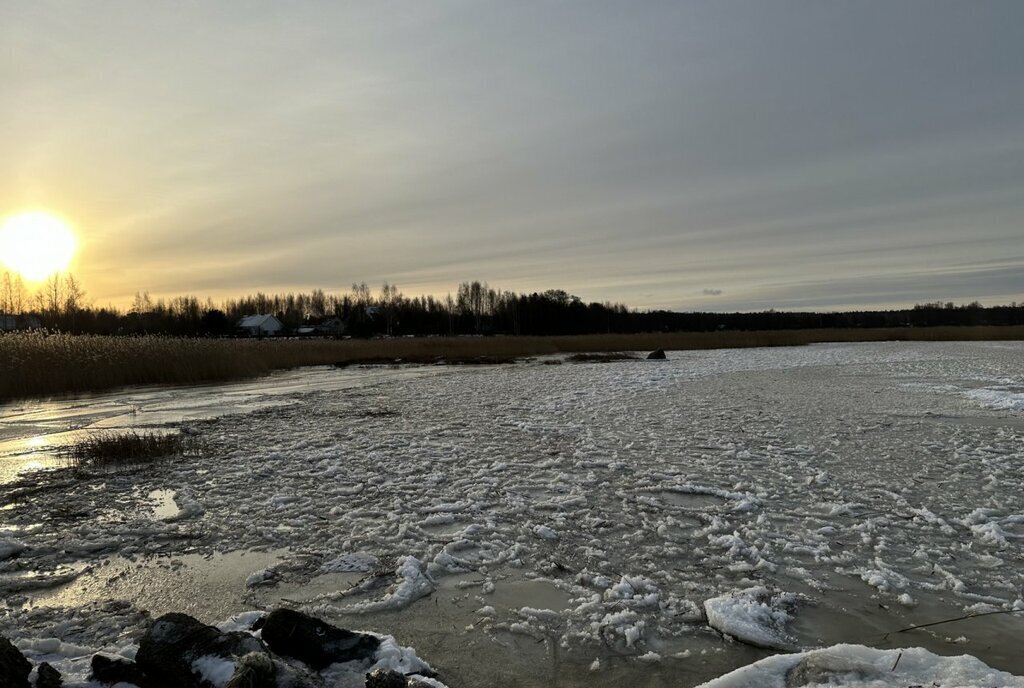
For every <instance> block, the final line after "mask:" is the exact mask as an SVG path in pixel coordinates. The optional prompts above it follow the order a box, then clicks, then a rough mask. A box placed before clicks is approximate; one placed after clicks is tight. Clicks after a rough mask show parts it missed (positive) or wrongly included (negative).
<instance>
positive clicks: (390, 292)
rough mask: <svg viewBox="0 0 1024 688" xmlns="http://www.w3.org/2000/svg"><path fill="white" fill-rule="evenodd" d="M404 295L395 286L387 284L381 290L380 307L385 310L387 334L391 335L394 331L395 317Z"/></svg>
mask: <svg viewBox="0 0 1024 688" xmlns="http://www.w3.org/2000/svg"><path fill="white" fill-rule="evenodd" d="M401 300H402V293H401V292H400V291H398V287H397V286H395V285H394V284H388V283H387V282H385V283H384V284H383V285H382V286H381V288H380V305H381V308H382V309H384V318H385V320H386V321H387V332H388V335H391V334H392V332H393V330H394V324H395V316H396V315H397V313H396V312H395V311H397V310H398V305H399V304H400V303H401Z"/></svg>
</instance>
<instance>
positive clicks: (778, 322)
mask: <svg viewBox="0 0 1024 688" xmlns="http://www.w3.org/2000/svg"><path fill="white" fill-rule="evenodd" d="M254 314H270V315H274V316H275V317H277V318H278V319H279V320H280V321H281V322H282V323H283V324H284V327H285V333H289V334H297V333H299V332H300V331H305V330H308V329H310V327H309V326H315V325H320V324H323V323H325V322H328V321H332V322H333V324H334V325H335V327H332V328H330V329H329V330H320V331H321V332H324V331H329V332H331V333H334V334H340V333H342V332H343V333H344V334H345V335H349V336H357V337H358V336H374V335H394V336H405V335H417V336H418V335H469V334H476V335H489V334H509V335H574V334H604V333H621V334H634V333H640V332H708V331H714V330H788V329H815V328H825V329H827V328H868V327H871V328H874V327H932V326H950V325H954V326H956V325H959V326H967V325H1024V303H1022V304H1018V303H1012V304H1009V305H1006V306H993V307H986V306H982V305H981V304H980V303H978V302H974V303H969V304H961V305H957V304H954V303H952V302H945V303H941V302H934V303H925V304H918V305H916V306H914V307H913V308H909V309H897V310H886V311H846V312H828V313H817V312H783V311H774V310H768V311H763V312H757V313H715V312H675V311H667V310H637V309H631V308H628V307H627V306H625V305H623V304H621V303H610V302H604V303H598V302H591V303H585V302H584V301H583V300H582V299H580V298H579V297H578V296H574V295H572V294H569V293H568V292H566V291H563V290H560V289H549V290H547V291H543V292H532V293H529V294H517V293H515V292H512V291H503V290H500V289H494V288H492V287H490V286H489V285H488V284H487V283H486V282H479V281H472V282H463V283H461V284H460V285H459V286H458V289H457V290H456V293H455V294H454V295H452V294H448V295H447V296H445V297H443V298H438V297H435V296H429V295H428V296H413V297H408V296H406V295H404V294H403V293H402V292H401V291H400V290H399V289H398V287H397V286H395V285H393V284H389V283H387V282H385V283H384V284H383V285H382V286H381V288H380V289H379V290H378V291H376V292H374V291H373V290H371V289H370V287H369V286H368V285H367V284H366V283H365V282H364V283H359V284H353V285H352V288H351V289H350V290H349V291H347V292H343V293H328V292H325V291H323V290H321V289H315V290H313V291H310V292H298V293H286V294H265V293H261V292H258V293H256V294H251V295H248V296H244V297H241V298H236V299H227V300H224V301H222V302H220V303H214V302H213V301H212V300H210V299H206V300H203V301H201V300H199V299H198V298H196V297H194V296H178V297H174V298H170V299H163V298H158V299H153V298H152V297H151V296H150V295H149V294H148V293H147V292H139V293H137V294H136V295H135V298H134V299H133V302H132V305H131V306H130V307H129V308H128V309H125V310H122V309H118V308H114V307H110V306H107V307H95V306H93V305H92V304H91V303H90V302H89V301H88V299H87V297H86V292H85V290H84V289H83V288H82V285H81V284H80V283H79V282H78V281H77V280H76V279H75V277H74V276H73V275H70V274H69V275H54V276H52V277H50V278H49V279H48V280H47V281H46V282H45V283H43V284H42V285H40V286H39V287H38V289H36V290H35V291H34V292H31V291H29V290H28V289H27V288H26V287H25V285H24V283H23V282H22V281H21V280H20V278H18V277H16V276H13V275H11V274H9V273H3V274H2V275H0V315H3V316H6V317H5V319H4V321H0V322H2V323H6V326H5V327H4V329H11V327H10V324H11V323H12V322H16V323H17V324H18V325H17V326H19V327H43V328H47V329H51V330H59V331H62V332H70V333H80V334H105V335H138V334H168V335H176V336H231V335H234V334H237V328H236V324H237V322H238V321H239V320H240V319H241V318H242V317H244V316H246V315H254ZM304 328H305V330H304Z"/></svg>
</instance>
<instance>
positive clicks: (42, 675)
mask: <svg viewBox="0 0 1024 688" xmlns="http://www.w3.org/2000/svg"><path fill="white" fill-rule="evenodd" d="M62 685H64V681H63V680H62V679H61V677H60V672H59V671H57V670H56V669H54V668H53V667H52V666H50V665H49V664H48V663H46V662H43V663H42V664H40V665H39V667H38V668H37V669H36V688H61V686H62Z"/></svg>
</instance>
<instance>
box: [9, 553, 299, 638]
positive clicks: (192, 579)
mask: <svg viewBox="0 0 1024 688" xmlns="http://www.w3.org/2000/svg"><path fill="white" fill-rule="evenodd" d="M284 554H286V551H285V550H276V551H271V552H253V551H248V552H247V551H239V552H229V553H226V554H214V555H212V556H201V555H198V554H185V555H182V556H177V557H157V558H142V559H137V560H134V561H132V560H129V559H125V558H123V557H111V558H109V559H105V560H103V561H100V562H98V563H97V564H95V566H94V567H92V569H91V570H89V571H88V572H86V573H85V574H83V575H81V576H80V577H78V578H77V579H76V580H74V581H73V582H71V583H69V584H67V585H64V586H62V587H59V588H56V589H53V590H47V591H45V592H42V593H39V594H33V595H31V596H30V601H29V604H31V605H33V606H47V607H73V606H76V605H82V604H85V603H88V602H99V601H103V600H128V601H130V602H132V603H133V604H135V605H136V606H137V607H139V608H140V609H145V610H147V611H149V612H150V613H151V614H152V615H153V616H154V617H156V616H159V615H161V614H166V613H168V612H184V613H186V614H191V615H193V616H195V617H196V618H199V619H201V620H203V621H206V622H208V623H209V622H213V621H218V620H223V619H226V618H228V617H229V616H231V615H232V614H235V613H238V612H240V611H245V610H247V609H250V608H251V606H250V605H248V604H246V603H245V602H244V599H245V595H246V586H245V581H246V578H248V576H249V575H250V574H251V573H253V572H254V571H258V570H260V569H264V568H267V567H269V566H273V565H274V564H276V563H278V562H279V561H280V560H281V558H282V556H284ZM197 591H202V594H197Z"/></svg>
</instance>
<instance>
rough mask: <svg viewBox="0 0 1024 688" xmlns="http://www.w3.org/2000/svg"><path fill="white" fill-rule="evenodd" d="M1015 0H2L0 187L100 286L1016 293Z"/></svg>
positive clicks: (219, 293) (665, 297) (1019, 279)
mask: <svg viewBox="0 0 1024 688" xmlns="http://www.w3.org/2000/svg"><path fill="white" fill-rule="evenodd" d="M1022 31H1024V2H1020V1H1019V0H1007V1H1005V2H996V1H984V0H977V1H972V2H962V1H959V0H927V1H918V0H901V1H900V2H891V1H890V0H864V1H860V2H846V1H839V0H834V1H832V0H805V1H801V2H796V1H790V0H749V1H747V2H736V1H733V0H715V1H713V2H712V1H710V0H706V1H703V2H685V1H682V0H678V1H672V2H656V1H654V0H650V1H640V2H628V1H627V0H619V1H617V2H605V1H603V0H585V1H576V0H560V1H555V0H544V1H534V0H516V1H515V2H507V1H495V2H488V1H486V0H409V1H408V2H393V1H390V0H372V1H371V0H366V1H365V2H335V1H333V0H332V1H324V2H311V1H307V2H302V1H299V2H287V3H284V2H277V1H276V0H275V1H272V2H271V1H264V0H244V1H242V0H221V1H219V2H205V1H200V0H181V1H176V2H139V1H137V0H127V1H119V0H108V1H104V2H90V3H84V2H50V1H48V0H24V1H20V0H0V84H2V90H0V98H2V107H0V216H3V215H8V214H11V213H15V212H18V211H22V210H26V209H39V208H45V209H48V210H50V211H52V212H55V213H59V214H60V215H62V216H63V217H65V218H66V219H68V220H69V221H70V222H72V223H73V225H74V226H75V228H76V230H77V232H78V235H79V237H80V241H81V250H80V252H79V254H78V256H77V258H76V261H75V264H74V267H73V270H74V272H75V274H76V276H77V277H78V278H79V281H80V282H81V283H82V285H83V287H84V288H85V290H86V292H87V293H88V295H89V297H90V299H91V300H92V301H93V302H94V303H95V304H96V305H106V304H108V303H110V304H114V305H117V306H122V307H123V306H127V305H128V304H130V302H131V299H132V296H133V295H134V294H135V292H137V291H148V292H150V294H151V295H153V296H154V297H157V296H173V295H180V294H194V295H197V296H200V297H204V298H205V297H207V296H210V297H213V298H214V299H215V300H218V299H221V298H224V297H228V296H235V295H241V294H245V293H252V292H255V291H257V290H261V291H264V292H286V291H299V290H308V289H312V288H323V289H326V290H329V291H344V290H347V289H348V288H349V287H350V285H351V284H352V283H353V282H363V281H365V282H367V283H368V284H369V285H370V286H371V287H373V288H375V289H376V288H377V287H378V286H379V285H380V284H381V283H382V282H384V281H387V282H390V283H393V284H397V285H398V286H399V288H400V289H401V290H402V291H403V292H404V293H405V294H406V295H418V294H437V295H443V294H446V293H448V292H454V291H455V289H456V286H457V285H458V283H459V282H462V281H466V280H474V279H478V280H481V281H486V282H488V283H490V285H491V286H493V287H499V288H502V289H507V290H514V291H519V292H529V291H538V290H545V289H549V288H559V289H565V290H567V291H569V292H571V293H573V294H577V295H579V296H580V297H582V298H583V299H584V300H585V301H606V300H610V301H615V302H623V303H626V304H628V305H630V306H634V307H639V308H668V309H673V310H714V311H733V310H764V309H768V308H776V309H785V310H794V309H819V310H842V309H850V308H864V307H870V308H885V307H893V306H907V305H913V304H914V303H920V302H925V301H935V300H941V301H956V302H967V301H973V300H980V301H982V302H983V303H986V304H990V305H991V304H997V303H1008V302H1010V301H1024V40H1022V35H1024V34H1022Z"/></svg>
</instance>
